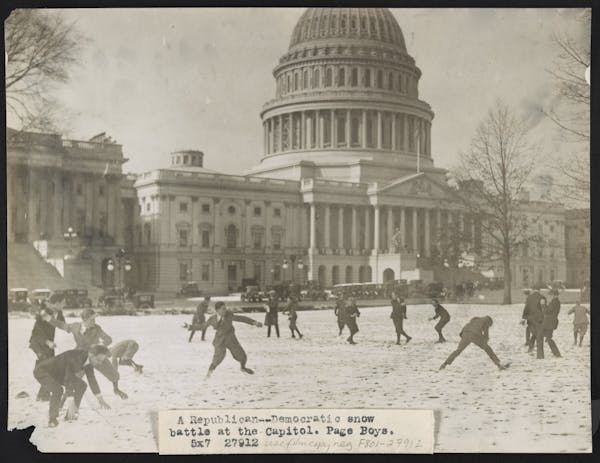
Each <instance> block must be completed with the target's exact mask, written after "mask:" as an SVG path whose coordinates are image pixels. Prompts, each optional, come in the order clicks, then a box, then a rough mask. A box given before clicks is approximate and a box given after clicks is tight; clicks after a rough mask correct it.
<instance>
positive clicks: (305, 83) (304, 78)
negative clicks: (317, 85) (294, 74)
mask: <svg viewBox="0 0 600 463" xmlns="http://www.w3.org/2000/svg"><path fill="white" fill-rule="evenodd" d="M302 88H303V89H307V88H308V71H307V70H306V69H305V70H304V73H303V74H302Z"/></svg>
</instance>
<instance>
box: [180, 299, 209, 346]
mask: <svg viewBox="0 0 600 463" xmlns="http://www.w3.org/2000/svg"><path fill="white" fill-rule="evenodd" d="M209 302H210V296H206V297H205V298H204V300H203V301H202V302H201V303H200V304H198V307H196V313H195V314H194V316H193V317H192V323H191V325H188V324H187V323H185V324H184V325H183V327H184V328H187V329H188V330H190V331H191V332H190V337H189V339H188V342H192V338H193V337H194V333H196V331H202V337H201V338H200V339H201V340H202V341H204V337H205V336H206V327H205V328H204V329H203V330H200V329H199V328H198V327H199V326H200V325H202V324H203V323H205V322H206V312H208V304H209Z"/></svg>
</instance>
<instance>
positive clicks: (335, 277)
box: [331, 265, 340, 285]
mask: <svg viewBox="0 0 600 463" xmlns="http://www.w3.org/2000/svg"><path fill="white" fill-rule="evenodd" d="M339 283H340V268H339V267H338V266H337V265H334V266H333V267H332V268H331V284H332V285H337V284H339Z"/></svg>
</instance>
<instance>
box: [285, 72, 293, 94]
mask: <svg viewBox="0 0 600 463" xmlns="http://www.w3.org/2000/svg"><path fill="white" fill-rule="evenodd" d="M291 90H292V80H291V77H290V75H289V74H288V75H287V83H286V86H285V91H286V93H287V92H290V91H291Z"/></svg>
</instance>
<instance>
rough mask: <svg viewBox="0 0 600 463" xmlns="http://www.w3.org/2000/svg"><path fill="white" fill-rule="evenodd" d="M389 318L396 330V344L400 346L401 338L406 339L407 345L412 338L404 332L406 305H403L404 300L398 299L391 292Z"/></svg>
mask: <svg viewBox="0 0 600 463" xmlns="http://www.w3.org/2000/svg"><path fill="white" fill-rule="evenodd" d="M390 318H391V319H392V321H393V322H394V327H395V328H396V344H400V337H401V336H404V337H406V343H407V344H408V343H409V342H410V340H411V339H412V338H411V337H410V336H409V335H408V334H406V331H404V320H405V319H406V318H408V317H407V316H406V304H405V303H404V299H403V298H401V297H398V294H396V293H395V292H392V313H391V315H390Z"/></svg>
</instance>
